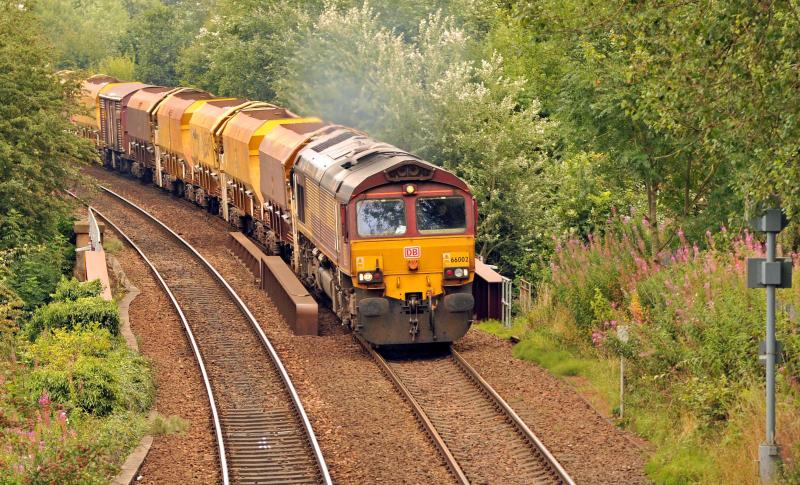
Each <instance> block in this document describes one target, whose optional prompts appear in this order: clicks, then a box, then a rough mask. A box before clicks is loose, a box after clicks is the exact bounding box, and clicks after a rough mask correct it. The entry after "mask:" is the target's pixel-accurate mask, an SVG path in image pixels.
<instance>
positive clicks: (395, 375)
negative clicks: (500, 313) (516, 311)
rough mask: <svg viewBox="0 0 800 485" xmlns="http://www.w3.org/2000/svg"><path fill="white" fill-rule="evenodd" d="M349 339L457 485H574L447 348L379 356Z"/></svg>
mask: <svg viewBox="0 0 800 485" xmlns="http://www.w3.org/2000/svg"><path fill="white" fill-rule="evenodd" d="M356 339H357V340H358V341H359V343H360V344H361V345H362V347H363V348H364V349H365V350H366V351H367V352H368V353H369V354H370V356H371V357H372V359H373V360H374V361H375V362H376V363H377V364H378V366H379V367H380V368H381V370H382V371H383V373H384V374H385V375H386V376H387V377H389V379H390V380H391V381H392V382H393V383H394V385H395V387H396V388H397V390H398V391H399V392H400V394H401V395H402V396H403V397H404V398H405V399H406V400H407V401H408V402H409V403H410V404H411V407H412V409H413V410H414V413H415V414H416V415H417V418H418V420H419V421H420V423H421V424H422V427H423V428H424V429H425V431H426V432H427V433H428V435H429V436H430V438H431V440H432V441H433V442H434V444H435V445H436V447H437V448H438V449H439V452H440V454H441V455H442V457H443V458H444V460H445V462H446V463H447V465H448V467H449V468H450V471H451V472H452V474H453V476H454V477H455V478H456V480H457V481H458V482H459V483H461V484H468V483H525V484H552V483H559V484H567V485H574V481H573V480H572V478H571V477H570V476H569V474H567V472H566V470H564V468H563V467H562V466H561V465H560V464H559V463H558V461H557V460H556V459H555V457H553V455H551V454H550V452H549V451H548V450H547V448H545V446H544V445H543V444H542V442H541V441H540V440H539V439H538V438H537V437H536V435H534V434H533V432H532V431H531V430H530V429H529V428H528V427H527V426H526V425H525V423H524V422H523V421H522V420H521V419H520V418H519V416H517V414H516V413H515V412H514V411H513V410H512V409H511V407H510V406H509V405H508V404H507V403H506V402H505V401H504V400H503V399H502V398H501V397H500V396H499V395H498V394H497V392H495V391H494V389H492V388H491V386H489V384H488V383H487V382H486V381H485V380H484V379H483V378H482V377H481V376H480V375H479V374H478V373H477V372H476V371H475V369H473V368H472V367H471V366H470V365H469V364H468V363H467V362H466V361H465V360H464V359H463V358H462V357H461V355H459V354H458V352H456V351H455V350H454V349H452V348H450V347H447V348H442V347H438V348H436V349H432V348H428V349H425V350H422V351H414V352H413V353H410V354H406V353H405V352H406V351H403V350H395V351H391V350H387V351H383V353H384V354H386V356H384V355H382V354H381V353H379V352H378V351H376V350H375V349H373V348H372V346H370V345H369V343H367V342H366V341H364V340H363V339H361V338H360V337H356Z"/></svg>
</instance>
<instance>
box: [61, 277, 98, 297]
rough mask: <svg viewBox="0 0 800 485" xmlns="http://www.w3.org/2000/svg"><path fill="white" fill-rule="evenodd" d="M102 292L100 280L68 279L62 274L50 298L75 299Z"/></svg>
mask: <svg viewBox="0 0 800 485" xmlns="http://www.w3.org/2000/svg"><path fill="white" fill-rule="evenodd" d="M102 292H103V285H102V283H100V280H92V281H87V282H81V281H78V280H77V279H76V278H71V279H67V278H65V277H63V276H62V277H61V281H59V282H58V285H57V286H56V291H55V292H54V293H53V294H51V295H50V298H52V299H53V301H75V300H77V299H78V298H88V297H92V296H100V293H102Z"/></svg>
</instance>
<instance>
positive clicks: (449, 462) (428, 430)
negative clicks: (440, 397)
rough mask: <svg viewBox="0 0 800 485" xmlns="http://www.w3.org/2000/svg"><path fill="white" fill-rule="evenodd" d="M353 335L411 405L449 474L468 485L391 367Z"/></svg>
mask: <svg viewBox="0 0 800 485" xmlns="http://www.w3.org/2000/svg"><path fill="white" fill-rule="evenodd" d="M353 335H354V337H355V339H356V341H357V342H358V343H359V344H360V345H361V347H363V348H364V350H366V351H367V353H369V355H370V357H371V358H372V360H373V361H375V363H376V364H377V365H378V367H379V368H380V370H381V372H383V374H384V375H385V376H386V377H388V378H389V380H391V381H392V384H394V387H395V388H396V389H397V390H398V391H399V392H400V394H401V395H402V396H403V398H404V399H405V400H406V401H408V403H409V404H411V409H412V410H413V411H414V414H415V415H416V416H417V419H418V420H419V422H420V423H421V424H422V427H423V428H424V429H425V432H426V433H427V434H428V436H429V437H430V438H431V441H433V444H434V445H435V446H436V448H437V449H438V450H439V454H440V455H441V456H442V458H444V461H445V463H446V464H447V468H449V469H450V472H451V473H452V474H453V476H454V477H455V478H456V481H458V483H459V484H461V485H469V480H468V479H467V476H466V474H464V470H462V469H461V465H459V464H458V461H457V460H456V458H455V456H453V453H452V452H451V451H450V448H448V447H447V444H446V443H445V442H444V438H442V437H441V435H440V434H439V432H438V431H437V430H436V427H435V426H434V425H433V423H432V422H431V420H430V418H428V415H427V414H426V413H425V411H424V410H423V409H422V406H420V404H419V403H418V402H417V400H416V399H415V398H414V396H413V395H412V394H411V392H410V391H409V390H408V388H407V387H406V386H405V385H404V384H403V382H402V381H401V380H400V377H399V376H398V375H397V374H396V373H395V372H394V371H393V370H392V369H391V367H389V364H388V363H387V362H386V360H385V359H384V358H383V357H382V356H381V355H380V354H379V353H378V352H376V351H375V349H373V348H372V346H371V345H370V344H369V342H367V341H366V340H364V338H363V337H361V336H360V335H358V334H353Z"/></svg>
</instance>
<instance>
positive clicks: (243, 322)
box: [95, 187, 331, 485]
mask: <svg viewBox="0 0 800 485" xmlns="http://www.w3.org/2000/svg"><path fill="white" fill-rule="evenodd" d="M101 189H102V192H101V195H100V197H99V198H100V199H102V201H103V205H104V209H105V214H104V213H100V212H99V211H97V210H95V213H96V214H97V215H98V216H100V217H101V218H102V219H104V220H105V221H106V222H107V223H108V224H109V225H110V226H111V227H112V228H113V229H114V230H115V231H116V232H117V233H118V234H119V235H120V237H122V238H124V239H125V240H127V242H128V243H129V244H131V246H132V247H133V248H134V249H135V250H136V251H137V252H138V253H139V254H140V255H141V256H142V258H143V259H144V260H145V262H146V263H147V264H148V265H149V266H150V269H151V270H152V271H153V273H154V275H155V276H156V278H157V279H158V281H159V282H160V283H161V285H162V286H163V287H164V289H165V291H166V292H167V294H168V296H169V298H170V300H171V301H172V304H173V305H174V306H175V308H176V310H177V311H178V315H179V317H180V319H181V321H182V322H183V325H184V328H185V329H186V332H187V335H188V338H189V341H190V343H191V346H192V349H193V350H194V353H195V356H196V357H197V361H198V365H199V366H200V370H201V374H202V376H203V381H204V384H205V386H206V391H207V394H208V398H209V402H210V404H211V410H212V420H213V425H214V430H215V434H216V437H217V446H218V451H219V459H220V468H221V477H222V481H223V483H224V484H225V485H227V484H228V483H243V484H278V483H291V484H295V483H325V484H330V483H331V478H330V474H329V472H328V469H327V466H326V464H325V460H324V458H323V456H322V452H321V450H320V448H319V445H318V443H317V440H316V436H315V435H314V431H313V429H312V428H311V424H310V422H309V420H308V417H307V415H306V413H305V410H304V409H303V406H302V403H301V402H300V398H299V396H298V395H297V392H296V390H295V388H294V386H293V384H292V382H291V379H290V378H289V375H288V373H287V372H286V370H285V368H284V367H283V364H282V362H281V360H280V358H279V357H278V355H277V353H276V352H275V349H274V348H273V347H272V344H271V343H270V342H269V340H268V339H267V337H266V335H265V334H264V332H263V330H262V329H261V327H260V326H259V325H258V322H257V321H256V320H255V318H254V317H253V315H252V314H251V312H250V310H249V309H248V308H247V306H246V305H245V303H244V302H243V301H242V300H241V298H239V296H238V295H237V294H236V292H235V291H234V290H233V288H232V287H231V286H230V285H229V284H228V283H227V281H225V279H223V278H222V276H221V275H220V274H219V273H218V272H217V271H216V270H215V269H214V268H213V266H211V264H210V263H209V262H208V261H206V260H205V258H203V257H202V256H201V255H200V253H198V252H197V250H195V249H194V248H193V247H192V246H191V245H189V243H188V242H186V241H185V240H184V239H183V238H181V237H180V236H179V235H177V234H176V233H175V232H174V231H172V230H171V229H169V228H168V227H167V226H166V225H164V224H163V223H162V222H160V221H159V220H158V219H156V218H155V217H153V216H152V215H150V214H149V213H147V211H145V210H144V209H142V208H140V207H139V206H137V205H135V204H134V203H133V202H131V201H129V200H127V199H125V198H124V197H122V196H120V195H118V194H116V193H114V192H112V191H111V190H109V189H106V188H105V187H101Z"/></svg>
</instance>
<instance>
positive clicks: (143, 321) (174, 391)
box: [99, 208, 219, 484]
mask: <svg viewBox="0 0 800 485" xmlns="http://www.w3.org/2000/svg"><path fill="white" fill-rule="evenodd" d="M99 209H100V210H101V211H102V208H99ZM106 231H107V232H106V237H109V233H110V229H107V230H106ZM112 234H113V233H112ZM114 256H115V257H116V258H117V260H118V261H119V263H120V265H121V266H122V268H123V270H124V271H125V275H126V276H127V278H128V280H130V282H131V283H133V285H134V286H136V287H137V288H138V289H139V290H140V291H141V293H140V294H139V295H138V296H137V297H136V298H135V299H134V300H133V302H132V303H131V307H130V320H131V329H132V330H133V333H134V334H135V335H136V337H137V339H138V343H139V351H140V352H141V353H142V354H143V355H145V356H146V357H147V358H148V359H149V360H150V363H151V365H152V369H153V371H154V374H155V379H156V401H155V410H156V411H157V412H158V413H160V414H161V415H163V416H179V417H180V418H182V419H183V420H184V421H186V423H187V424H188V428H187V429H186V430H185V431H184V432H179V433H174V434H168V435H164V434H161V435H156V436H154V439H153V445H152V446H151V448H150V452H149V453H148V454H147V458H145V460H144V463H143V464H142V467H141V469H140V471H139V475H141V476H142V479H141V480H139V481H138V482H136V483H141V484H150V483H152V484H163V483H194V484H205V483H209V484H211V483H218V481H219V474H218V469H219V464H218V460H217V449H216V440H215V437H214V432H213V428H212V424H211V411H210V409H209V406H208V398H207V396H206V392H205V388H204V386H203V381H202V379H201V377H200V371H199V368H198V367H197V362H196V361H195V358H194V354H193V353H192V350H191V347H190V346H189V343H188V340H187V339H186V334H185V333H184V330H183V325H182V324H181V322H180V320H179V319H178V316H177V314H176V313H175V311H174V309H173V307H172V305H171V304H170V301H169V299H168V298H167V296H166V294H165V293H164V290H163V289H162V288H161V286H160V285H159V284H158V282H157V281H156V279H155V278H154V277H153V275H152V274H151V273H150V270H149V268H148V267H147V266H146V265H145V263H144V261H142V260H141V258H140V257H139V255H138V254H137V253H136V252H135V251H134V250H133V249H131V248H130V247H128V246H125V247H124V248H123V249H121V250H119V251H117V252H115V254H114Z"/></svg>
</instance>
